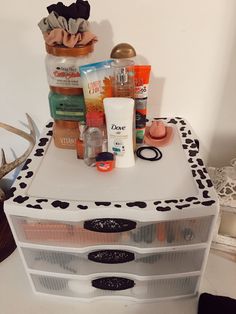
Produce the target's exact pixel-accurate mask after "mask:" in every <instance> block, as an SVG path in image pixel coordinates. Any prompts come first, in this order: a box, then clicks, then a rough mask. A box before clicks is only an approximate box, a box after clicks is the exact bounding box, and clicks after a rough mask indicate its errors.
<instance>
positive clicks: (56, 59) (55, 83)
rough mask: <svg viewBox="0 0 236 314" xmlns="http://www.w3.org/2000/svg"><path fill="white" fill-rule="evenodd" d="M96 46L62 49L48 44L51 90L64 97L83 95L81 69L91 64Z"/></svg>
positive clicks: (48, 70)
mask: <svg viewBox="0 0 236 314" xmlns="http://www.w3.org/2000/svg"><path fill="white" fill-rule="evenodd" d="M93 49H94V45H93V44H89V45H86V46H84V47H74V48H68V47H61V46H49V45H47V44H46V51H47V55H46V59H45V64H46V71H47V78H48V84H49V86H50V90H51V91H53V92H54V93H58V94H63V95H68V96H69V95H80V94H82V93H83V89H82V83H81V79H80V72H79V67H80V66H81V65H84V64H88V63H91V54H92V52H93Z"/></svg>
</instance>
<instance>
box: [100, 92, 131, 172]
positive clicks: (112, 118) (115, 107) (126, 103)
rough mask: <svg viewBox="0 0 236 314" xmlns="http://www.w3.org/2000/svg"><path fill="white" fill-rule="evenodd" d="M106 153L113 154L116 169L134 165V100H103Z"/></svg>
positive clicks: (114, 98) (118, 98)
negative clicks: (106, 138) (106, 139)
mask: <svg viewBox="0 0 236 314" xmlns="http://www.w3.org/2000/svg"><path fill="white" fill-rule="evenodd" d="M103 102H104V110H105V116H106V125H107V135H108V151H109V152H110V153H113V154H115V160H116V167H117V168H127V167H132V166H134V165H135V159H134V141H133V132H134V128H133V125H134V100H133V99H132V98H122V97H111V98H105V99H104V100H103Z"/></svg>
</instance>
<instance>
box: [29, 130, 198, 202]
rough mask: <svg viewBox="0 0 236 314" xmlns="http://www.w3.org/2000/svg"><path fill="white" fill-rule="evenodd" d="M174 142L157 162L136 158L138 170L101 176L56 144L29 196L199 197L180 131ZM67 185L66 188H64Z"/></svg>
mask: <svg viewBox="0 0 236 314" xmlns="http://www.w3.org/2000/svg"><path fill="white" fill-rule="evenodd" d="M173 133H174V136H173V142H171V145H168V146H166V147H163V148H162V153H163V158H162V159H161V160H160V161H158V162H150V161H144V160H141V159H139V158H136V162H135V166H134V167H130V168H123V169H118V168H115V169H114V170H113V171H111V172H109V173H106V174H104V173H102V172H99V171H97V170H96V168H94V167H88V166H87V165H85V163H84V161H83V160H78V159H77V158H76V154H75V152H74V151H73V150H68V149H67V150H62V149H59V148H57V147H55V145H54V142H53V140H52V141H51V143H50V144H49V147H48V149H47V154H46V155H45V157H44V158H43V161H42V163H41V164H40V167H39V169H38V170H37V175H36V176H35V177H34V179H33V180H32V184H31V185H30V186H29V189H28V190H27V193H26V194H27V195H28V196H33V197H38V198H45V197H46V198H49V199H50V198H51V199H53V198H54V199H57V198H58V197H60V199H63V200H68V201H71V200H76V199H78V197H79V199H80V201H90V202H91V201H94V200H96V201H100V202H102V201H104V200H106V201H109V202H112V201H114V202H119V201H134V200H138V201H146V200H156V199H158V200H163V199H177V198H185V197H190V196H198V193H199V190H198V187H197V186H196V183H195V181H194V179H193V176H192V173H191V169H190V167H189V163H188V161H187V158H188V157H187V155H186V154H185V151H184V149H183V148H182V145H181V139H180V135H179V132H178V129H177V128H176V127H175V126H173ZM65 182H66V184H65Z"/></svg>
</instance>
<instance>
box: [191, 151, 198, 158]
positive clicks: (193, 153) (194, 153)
mask: <svg viewBox="0 0 236 314" xmlns="http://www.w3.org/2000/svg"><path fill="white" fill-rule="evenodd" d="M197 153H198V151H197V150H189V156H191V157H195V156H196V155H197Z"/></svg>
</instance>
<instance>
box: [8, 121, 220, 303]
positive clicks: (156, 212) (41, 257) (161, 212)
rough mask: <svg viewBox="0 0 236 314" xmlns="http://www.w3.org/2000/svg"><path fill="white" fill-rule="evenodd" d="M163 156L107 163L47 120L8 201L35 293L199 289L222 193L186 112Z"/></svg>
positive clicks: (91, 296) (101, 294) (182, 292)
mask: <svg viewBox="0 0 236 314" xmlns="http://www.w3.org/2000/svg"><path fill="white" fill-rule="evenodd" d="M163 121H164V122H165V123H167V124H168V126H170V127H172V128H173V133H174V137H173V141H172V142H171V143H170V144H169V145H168V146H165V147H163V148H161V151H162V154H163V157H162V159H161V160H159V161H155V162H150V161H145V160H141V159H138V158H137V159H136V164H135V166H134V167H132V168H127V169H115V170H114V171H112V172H109V173H101V172H98V171H97V170H96V169H95V168H92V167H87V166H86V165H85V164H84V162H83V161H82V160H78V159H77V158H76V154H75V151H73V150H63V149H59V148H56V147H55V146H54V143H53V141H52V140H51V137H52V126H53V123H52V122H49V123H48V124H47V125H46V127H45V130H44V132H43V134H42V136H41V138H40V139H39V142H38V145H37V146H36V147H35V149H34V151H33V152H32V154H31V156H30V157H29V158H28V160H27V161H26V163H25V165H24V166H23V168H22V170H21V172H20V173H19V176H18V177H17V179H16V182H15V184H14V186H13V187H12V189H11V197H10V198H9V200H8V201H6V202H5V204H4V205H5V212H6V214H7V217H8V220H9V223H10V226H11V229H12V232H13V234H14V237H15V240H16V243H17V245H18V249H19V252H20V255H21V258H22V261H23V264H24V266H25V270H26V273H27V275H28V278H29V280H30V281H31V284H32V287H33V288H34V291H35V292H36V293H44V294H49V295H55V296H61V297H72V298H77V299H79V300H83V301H91V300H96V299H99V298H126V299H130V300H136V301H140V302H142V301H150V300H151V301H154V300H159V299H163V298H179V297H185V296H190V295H195V294H196V293H197V292H198V288H199V284H200V280H201V278H202V276H203V273H204V269H205V266H206V262H207V257H208V253H209V249H210V244H211V240H212V235H213V229H214V224H215V222H216V219H217V214H218V201H217V196H216V193H215V191H214V188H213V186H212V183H211V180H210V178H209V176H208V173H207V171H206V168H205V166H204V164H203V161H202V159H201V157H200V155H199V151H198V146H197V141H196V139H195V138H194V137H193V136H192V131H191V128H190V127H189V125H188V124H187V123H186V121H185V120H183V119H181V118H168V119H167V118H166V119H163Z"/></svg>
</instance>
